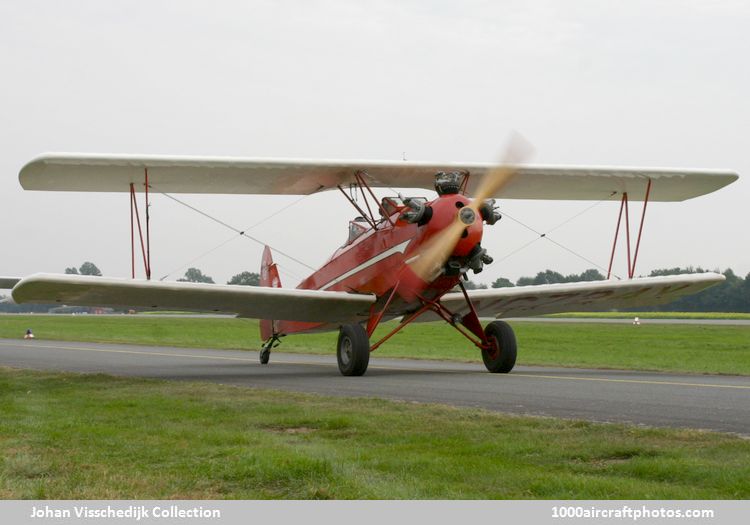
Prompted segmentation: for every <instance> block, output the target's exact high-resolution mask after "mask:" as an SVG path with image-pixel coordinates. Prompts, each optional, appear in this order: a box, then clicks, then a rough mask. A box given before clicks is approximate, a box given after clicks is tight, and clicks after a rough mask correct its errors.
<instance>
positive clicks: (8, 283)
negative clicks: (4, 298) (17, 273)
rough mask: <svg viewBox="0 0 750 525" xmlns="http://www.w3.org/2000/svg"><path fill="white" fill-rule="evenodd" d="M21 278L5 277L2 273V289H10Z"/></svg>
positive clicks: (0, 278)
mask: <svg viewBox="0 0 750 525" xmlns="http://www.w3.org/2000/svg"><path fill="white" fill-rule="evenodd" d="M20 280H21V278H20V277H3V276H2V275H0V290H10V289H11V288H13V287H14V286H15V285H16V284H17V283H18V281H20Z"/></svg>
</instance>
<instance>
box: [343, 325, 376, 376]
mask: <svg viewBox="0 0 750 525" xmlns="http://www.w3.org/2000/svg"><path fill="white" fill-rule="evenodd" d="M336 358H337V359H338V362H339V370H340V371H341V374H342V375H345V376H361V375H363V374H364V373H365V371H367V365H368V363H369V362H370V338H369V337H367V331H365V329H364V328H363V327H362V325H360V324H345V325H343V326H342V327H341V330H340V331H339V341H338V344H337V346H336Z"/></svg>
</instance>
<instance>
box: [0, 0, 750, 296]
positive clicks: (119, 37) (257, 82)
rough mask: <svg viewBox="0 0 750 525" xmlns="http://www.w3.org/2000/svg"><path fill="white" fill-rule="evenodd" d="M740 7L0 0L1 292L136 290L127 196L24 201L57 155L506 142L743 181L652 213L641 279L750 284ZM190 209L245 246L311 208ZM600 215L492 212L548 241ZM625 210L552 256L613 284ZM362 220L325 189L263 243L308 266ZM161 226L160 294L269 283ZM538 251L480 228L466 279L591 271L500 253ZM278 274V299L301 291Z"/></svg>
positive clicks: (199, 200) (422, 153) (208, 203)
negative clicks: (193, 275)
mask: <svg viewBox="0 0 750 525" xmlns="http://www.w3.org/2000/svg"><path fill="white" fill-rule="evenodd" d="M749 6H750V4H748V3H747V2H742V1H737V2H732V1H723V2H708V1H686V0H681V1H653V0H651V1H633V0H629V1H622V2H617V1H608V2H601V1H596V0H592V1H566V2H559V1H549V2H541V1H539V2H535V1H528V0H519V1H501V0H495V1H462V2H443V1H424V2H417V1H403V0H401V1H392V2H389V1H383V2H351V1H349V2H345V1H341V2H335V1H304V2H292V1H268V2H262V1H256V2H249V1H244V2H189V1H179V2H177V1H174V2H164V1H154V0H152V1H149V2H106V1H101V0H99V1H92V2H82V1H66V2H56V1H29V0H26V1H7V0H3V1H0V78H2V80H1V81H0V144H1V148H2V149H1V150H0V151H2V155H0V210H2V223H0V250H2V252H1V253H2V257H1V258H0V275H17V276H23V275H27V274H30V273H33V272H39V271H45V272H62V271H63V270H64V268H65V267H67V266H73V265H75V266H79V265H80V264H81V263H82V262H83V261H86V260H90V261H93V262H94V263H96V264H97V265H98V266H99V267H100V268H101V269H102V271H103V272H104V273H105V275H109V276H122V277H125V276H129V274H130V251H129V250H130V233H129V227H130V223H129V211H128V210H129V207H128V206H129V202H128V197H127V194H73V193H55V192H24V191H23V190H22V189H21V187H20V185H19V184H18V171H19V170H20V168H21V167H22V166H23V165H24V164H25V163H26V162H28V161H29V160H31V159H32V158H34V157H35V156H37V155H39V154H40V153H43V152H48V151H74V152H92V153H150V154H180V155H231V156H248V157H257V156H260V157H267V156H271V157H292V158H293V157H308V158H351V159H357V158H365V159H401V158H402V155H403V154H404V152H405V155H406V158H408V159H410V160H429V161H493V160H496V159H497V157H498V153H499V151H500V148H501V146H502V143H503V141H504V140H505V138H506V137H507V135H508V133H509V132H510V131H511V130H517V131H519V132H520V133H521V134H522V135H524V136H525V137H526V138H527V139H528V140H529V141H530V142H531V143H533V145H534V147H535V151H536V154H535V157H534V159H533V161H534V162H535V163H545V164H557V163H559V164H579V165H580V164H594V165H596V164H603V165H632V166H663V167H695V168H722V169H731V170H733V171H736V172H738V173H739V174H740V177H741V178H740V180H739V181H738V182H737V183H735V184H733V185H732V186H730V187H728V188H726V189H724V190H721V191H719V192H717V193H715V194H712V195H709V196H706V197H701V198H698V199H695V200H691V201H687V202H684V203H656V204H653V205H651V206H649V209H648V214H647V217H646V225H645V229H644V235H645V236H644V239H643V242H642V246H641V255H640V257H639V263H638V273H648V272H649V271H650V270H651V269H653V268H659V267H667V266H668V267H672V266H685V265H702V266H704V267H708V268H720V269H724V268H727V267H731V268H733V269H734V270H735V271H736V272H737V273H739V274H741V275H745V274H747V273H748V272H750V248H749V246H750V233H748V225H749V224H750V220H749V219H750V211H749V210H750V75H749V73H748V72H749V64H750V60H748V57H750V33H748V27H750V7H749ZM181 198H184V200H185V201H186V202H188V203H190V204H192V205H194V206H196V207H198V208H200V209H202V210H204V211H206V212H207V213H209V214H212V215H215V216H217V217H218V218H220V219H221V220H223V221H225V222H227V223H229V224H232V225H235V226H237V227H238V228H246V227H248V226H250V225H252V224H255V223H256V222H258V221H260V220H262V219H263V218H264V217H266V216H268V215H269V214H271V213H273V212H274V211H275V210H278V209H279V208H281V207H283V206H286V205H288V204H290V203H292V202H294V201H296V200H297V199H298V198H297V197H293V196H271V197H269V196H239V197H237V196H235V197H225V196H194V195H185V196H183V197H181ZM591 204H592V203H590V202H560V203H550V202H532V201H506V202H502V209H503V210H504V211H506V212H507V213H508V214H509V215H510V216H512V217H513V218H515V219H518V220H520V221H521V222H523V223H524V224H527V225H529V226H531V227H533V228H534V229H536V230H539V231H548V230H550V229H552V228H554V227H556V226H558V225H559V224H560V223H562V222H564V221H565V220H566V219H568V218H569V217H571V216H574V215H576V214H577V213H579V212H581V211H583V210H585V209H586V208H587V207H589V206H590V205H591ZM617 209H618V204H617V203H604V204H601V205H599V206H596V207H595V208H593V209H591V210H589V211H587V212H586V213H584V214H582V215H580V216H579V217H577V218H576V219H575V220H573V221H570V222H568V223H567V224H565V225H564V226H563V227H561V228H559V229H556V230H555V231H554V232H553V233H552V234H551V237H553V238H554V239H555V240H557V241H559V242H561V243H562V244H564V245H565V246H567V247H569V248H570V249H572V250H573V251H575V252H577V253H579V254H581V255H582V256H584V257H586V258H587V259H590V260H592V261H594V262H596V263H597V264H599V265H601V266H604V267H606V265H607V262H608V258H609V250H610V247H611V241H612V235H613V233H614V226H615V221H616V219H617ZM636 210H639V207H636ZM353 215H354V212H353V210H352V209H351V208H350V207H349V205H348V203H346V202H345V201H344V200H343V198H342V197H341V196H340V195H337V194H334V193H332V192H331V193H328V194H324V195H315V196H310V197H307V198H305V199H303V200H301V201H300V202H298V203H297V204H295V205H294V206H292V207H291V208H289V209H288V210H287V211H285V212H284V213H282V214H280V215H279V216H276V217H273V218H271V219H270V220H268V221H267V222H265V223H264V224H262V225H260V226H258V227H257V228H255V229H253V230H251V231H250V233H251V234H252V235H254V236H256V237H258V238H260V239H263V240H265V241H267V242H269V243H270V244H271V245H272V246H275V247H277V248H279V249H280V250H282V251H285V252H288V253H290V254H292V255H294V256H296V257H298V258H299V259H301V260H303V261H305V262H306V263H308V264H309V265H311V266H315V267H317V266H318V265H320V264H321V263H322V262H324V261H325V260H326V259H327V258H328V256H329V255H330V254H331V252H333V250H334V249H335V248H336V247H337V246H339V245H340V244H341V243H342V242H343V240H344V239H345V237H346V229H347V225H346V221H347V220H349V219H350V218H351V217H352V216H353ZM632 215H633V216H637V215H638V214H637V213H632ZM152 219H153V221H152V247H153V261H152V264H153V269H154V270H153V274H154V277H157V278H158V277H161V276H164V275H168V278H169V279H176V278H178V277H180V276H181V275H182V274H183V273H184V271H185V269H186V265H187V263H189V262H190V261H191V260H192V259H194V258H195V257H198V256H199V255H200V254H202V253H204V252H206V251H209V250H211V249H213V248H215V247H216V246H218V245H219V244H221V243H222V242H225V241H228V242H226V244H225V245H224V246H222V247H221V248H219V249H217V250H215V251H213V252H212V253H211V254H209V255H208V256H205V257H203V258H201V259H199V260H197V261H195V262H194V263H192V265H193V266H197V267H199V268H201V269H202V270H203V271H204V272H205V273H207V274H209V275H211V276H213V277H214V279H216V281H217V282H225V281H226V280H227V279H229V277H231V276H232V275H233V274H235V273H239V272H240V271H243V270H250V271H258V268H259V265H260V255H261V251H262V247H260V246H258V245H257V244H255V243H253V242H251V241H249V240H247V239H244V238H234V237H236V235H235V234H234V233H233V232H231V231H230V230H228V229H226V228H223V227H221V226H219V225H217V224H214V223H211V222H210V221H208V220H207V219H206V218H205V217H202V216H200V215H198V214H196V213H194V212H192V211H190V210H188V209H186V208H183V207H181V206H179V205H178V204H176V203H174V202H172V201H170V200H168V199H166V198H165V197H163V196H159V195H157V196H155V197H154V199H153V206H152ZM535 236H536V234H534V233H531V232H530V231H528V230H527V229H525V228H524V227H522V226H520V225H519V224H518V223H515V222H513V221H511V220H509V219H507V218H506V219H503V220H502V221H501V222H500V223H499V224H497V225H496V226H494V227H493V228H491V229H488V230H487V232H486V234H485V239H484V242H483V244H484V246H485V247H486V248H488V250H489V252H490V254H491V255H493V256H494V257H495V258H496V259H497V260H498V261H497V262H496V263H495V264H493V265H491V266H490V267H489V268H487V269H486V270H485V272H484V273H482V274H480V275H479V276H476V277H475V278H474V279H475V280H477V281H480V282H487V283H489V282H491V281H492V280H494V279H496V278H497V277H499V276H506V277H509V278H511V279H517V278H518V277H520V276H522V275H533V274H535V273H536V272H537V271H540V270H544V269H546V268H552V269H556V270H559V271H562V272H565V273H569V272H576V273H578V272H580V271H582V270H584V269H586V268H590V267H591V266H592V265H591V264H590V263H588V262H587V261H585V260H583V259H581V258H579V257H577V256H574V255H572V254H571V253H569V252H567V251H565V250H563V249H561V248H559V247H558V246H555V245H554V244H552V243H550V242H547V241H545V240H539V241H537V242H534V243H532V244H531V245H530V246H529V247H527V248H525V249H523V250H521V251H519V252H517V253H515V254H514V255H511V256H510V257H507V258H505V256H507V255H508V254H510V253H512V252H514V251H515V250H516V249H517V248H518V247H520V246H523V245H524V244H526V243H528V242H529V241H532V240H533V239H534V238H535ZM233 238H234V239H233ZM232 239H233V240H232ZM619 255H621V256H622V257H618V258H617V261H616V268H615V269H616V271H617V272H618V273H620V274H623V273H625V263H624V254H623V253H622V252H620V254H619ZM499 259H504V260H502V261H500V260H499ZM278 262H279V263H281V265H282V270H283V271H282V280H283V281H284V284H285V285H294V284H296V282H297V280H298V278H300V277H303V276H304V275H306V272H307V269H306V268H305V267H302V266H300V265H298V264H296V263H294V262H292V261H288V260H285V259H284V258H282V257H278ZM139 271H140V272H141V274H142V267H140V268H139ZM308 273H309V272H308Z"/></svg>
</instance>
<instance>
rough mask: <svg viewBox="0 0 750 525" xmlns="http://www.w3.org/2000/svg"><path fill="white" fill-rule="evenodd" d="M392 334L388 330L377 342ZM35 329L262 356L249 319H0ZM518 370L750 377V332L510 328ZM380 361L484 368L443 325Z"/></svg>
mask: <svg viewBox="0 0 750 525" xmlns="http://www.w3.org/2000/svg"><path fill="white" fill-rule="evenodd" d="M392 326H394V325H393V324H392V323H389V324H386V325H384V326H382V327H381V328H379V329H378V331H377V332H376V334H375V337H378V336H379V335H382V334H384V333H385V331H386V330H387V329H390V327H392ZM29 327H31V328H32V329H33V330H34V333H35V334H36V336H37V338H38V339H57V340H66V341H98V342H115V343H133V344H146V345H152V344H154V345H166V346H184V347H203V348H233V349H242V350H253V351H255V350H257V349H258V348H259V344H260V342H259V340H258V337H259V336H258V323H257V321H252V320H247V319H233V318H232V319H225V318H207V319H203V318H154V317H140V316H122V317H108V316H104V317H98V316H41V315H32V316H0V338H18V337H20V336H22V335H23V333H24V331H25V330H26V328H29ZM513 327H514V329H515V331H516V335H517V338H518V344H519V357H518V361H517V363H518V364H521V365H556V366H557V365H559V366H578V367H594V368H625V369H637V370H662V371H672V372H694V373H712V374H741V375H750V326H711V325H657V324H651V325H649V324H644V325H640V326H632V325H630V324H586V323H580V324H577V323H564V324H563V323H534V322H518V323H515V324H513ZM336 337H337V334H336V333H335V332H329V333H322V334H307V335H296V336H289V337H287V338H285V339H284V340H283V343H282V345H281V346H280V347H279V350H280V351H285V352H298V353H316V354H333V353H334V352H335V347H336ZM376 354H377V355H378V356H388V357H410V358H418V359H448V360H460V361H471V362H477V363H478V362H481V357H480V354H479V352H478V350H477V349H476V348H475V347H474V346H473V345H471V343H469V342H468V341H466V340H465V339H464V338H463V337H462V336H461V335H460V334H458V333H457V332H456V331H455V330H454V329H453V328H451V327H450V326H448V325H446V324H445V323H425V324H415V325H411V326H409V327H407V328H406V329H405V330H403V331H402V332H400V333H398V334H397V335H396V336H394V337H393V338H392V339H391V340H390V341H388V342H386V343H385V344H384V345H383V346H382V347H381V348H379V349H378V350H377V351H376Z"/></svg>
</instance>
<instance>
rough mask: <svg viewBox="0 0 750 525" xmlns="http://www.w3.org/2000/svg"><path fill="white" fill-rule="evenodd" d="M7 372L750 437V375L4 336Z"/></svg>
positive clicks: (1, 350) (0, 346)
mask: <svg viewBox="0 0 750 525" xmlns="http://www.w3.org/2000/svg"><path fill="white" fill-rule="evenodd" d="M0 366H10V367H18V368H31V369H38V370H59V371H71V372H102V373H107V374H113V375H119V376H132V377H149V378H160V379H171V380H189V381H212V382H216V383H223V384H231V385H240V386H247V387H259V388H274V389H282V390H293V391H301V392H312V393H319V394H325V395H332V396H338V397H342V398H348V397H378V398H384V399H397V400H405V401H417V402H426V403H443V404H449V405H456V406H469V407H478V408H483V409H489V410H496V411H502V412H509V413H516V414H533V415H542V416H554V417H564V418H576V419H586V420H591V421H602V422H626V423H635V424H642V425H649V426H670V427H683V428H697V429H706V430H717V431H725V432H735V433H738V434H742V435H746V436H750V377H743V376H724V375H697V374H670V373H661V372H638V371H625V370H598V369H580V368H558V367H536V366H535V367H530V366H516V368H515V369H514V370H513V372H511V373H510V374H490V373H487V372H486V371H485V369H484V366H483V365H481V364H469V363H456V362H447V361H424V360H408V359H387V358H378V357H377V355H375V354H373V357H372V359H371V360H370V367H369V369H368V371H367V374H366V375H365V376H364V377H343V376H341V375H340V374H339V371H338V368H337V367H336V357H335V356H334V355H330V356H317V355H303V354H285V353H273V354H272V356H271V363H270V364H269V365H265V366H263V365H260V364H259V363H258V356H257V354H256V353H251V352H244V351H234V350H212V349H195V348H190V349H188V348H172V347H151V346H134V345H117V344H100V343H80V342H65V341H45V340H31V341H24V340H11V339H0Z"/></svg>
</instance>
